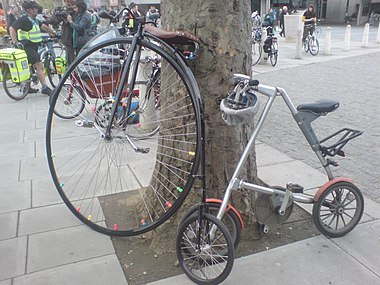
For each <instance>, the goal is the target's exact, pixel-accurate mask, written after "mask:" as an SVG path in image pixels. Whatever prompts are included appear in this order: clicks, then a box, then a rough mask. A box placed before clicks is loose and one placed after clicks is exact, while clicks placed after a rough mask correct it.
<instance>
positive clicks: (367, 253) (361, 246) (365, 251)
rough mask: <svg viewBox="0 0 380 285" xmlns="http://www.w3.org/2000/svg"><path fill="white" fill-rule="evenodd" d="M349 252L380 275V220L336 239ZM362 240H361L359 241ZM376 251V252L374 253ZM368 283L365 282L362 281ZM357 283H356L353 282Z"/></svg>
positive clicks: (365, 224) (363, 225) (361, 226)
mask: <svg viewBox="0 0 380 285" xmlns="http://www.w3.org/2000/svg"><path fill="white" fill-rule="evenodd" d="M333 241H334V243H336V244H337V245H339V246H340V247H341V248H342V249H343V250H344V251H346V252H347V253H348V254H350V255H352V256H355V258H356V259H357V260H359V262H361V263H362V264H363V265H365V266H366V267H368V268H369V269H371V270H372V271H373V272H376V274H378V276H380V254H379V253H380V221H379V220H376V221H372V222H368V223H364V224H361V225H359V226H357V227H356V228H355V230H353V231H352V232H350V233H349V234H347V235H345V236H344V237H342V238H339V239H334V240H333ZM359 241H360V242H359ZM373 252H376V254H373ZM362 283H363V284H366V283H365V282H362ZM352 284H355V283H352Z"/></svg>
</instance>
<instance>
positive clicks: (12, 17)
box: [7, 5, 20, 35]
mask: <svg viewBox="0 0 380 285" xmlns="http://www.w3.org/2000/svg"><path fill="white" fill-rule="evenodd" d="M19 14H20V12H19V10H18V7H17V6H14V5H11V6H10V12H9V14H8V16H7V32H8V35H9V27H10V26H12V24H13V23H14V22H15V21H16V20H17V18H18V16H19Z"/></svg>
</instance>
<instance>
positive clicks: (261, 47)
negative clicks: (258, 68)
mask: <svg viewBox="0 0 380 285" xmlns="http://www.w3.org/2000/svg"><path fill="white" fill-rule="evenodd" d="M256 44H257V46H258V52H259V55H258V58H257V60H256V61H254V62H252V66H254V65H256V64H258V63H259V62H260V59H261V56H262V53H263V46H262V45H261V43H260V42H256V41H255V42H253V43H252V45H253V46H255V45H256Z"/></svg>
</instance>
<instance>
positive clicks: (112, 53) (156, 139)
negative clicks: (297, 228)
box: [46, 11, 364, 284]
mask: <svg viewBox="0 0 380 285" xmlns="http://www.w3.org/2000/svg"><path fill="white" fill-rule="evenodd" d="M122 12H123V11H120V13H122ZM135 20H138V19H135ZM198 51H199V44H198V39H197V38H196V37H194V36H192V35H190V34H187V33H184V32H169V31H164V30H161V29H158V28H156V27H154V26H149V25H146V24H145V23H144V22H143V19H142V20H141V21H140V22H139V26H138V30H137V33H136V34H135V35H134V36H133V37H116V38H112V39H109V40H107V41H106V42H104V41H103V42H99V43H97V44H96V45H94V46H92V47H90V48H89V49H87V50H85V51H84V52H83V53H81V54H80V55H79V56H78V58H77V59H76V60H75V61H74V62H73V64H72V65H71V66H70V67H69V68H68V70H67V72H66V73H65V74H64V76H63V78H62V80H61V81H60V83H59V85H58V86H57V87H56V89H55V90H54V93H53V95H52V101H51V105H50V109H49V113H48V117H47V128H46V149H47V158H48V163H49V169H50V172H51V175H52V178H53V181H54V184H55V186H56V188H57V190H58V192H59V194H60V196H61V198H62V199H63V201H64V203H65V204H66V205H67V206H68V208H69V209H70V210H71V211H72V212H73V214H74V215H75V216H76V217H77V218H79V219H80V220H81V221H82V222H83V223H85V224H87V225H88V226H90V227H91V228H92V229H94V230H96V231H99V232H101V233H105V234H108V235H112V236H132V235H138V234H142V233H145V232H147V231H149V230H152V229H154V228H156V227H158V226H159V225H161V224H162V223H164V222H165V221H166V220H168V219H169V218H170V217H171V216H172V215H173V214H174V213H175V212H176V211H177V210H178V208H179V207H180V205H181V204H182V203H183V201H184V199H185V198H186V196H187V195H188V193H189V191H190V189H191V187H192V185H193V182H194V181H195V179H199V180H200V183H199V184H200V188H201V195H200V196H201V202H200V203H199V204H198V205H197V206H195V208H194V207H193V208H191V212H188V213H187V214H186V215H185V216H184V217H183V219H182V221H181V224H180V225H179V227H178V237H177V241H176V249H177V257H178V260H179V264H180V266H181V268H182V269H183V270H184V272H185V274H186V275H187V276H188V277H189V278H190V279H191V280H193V281H194V282H196V283H198V284H217V283H220V282H222V281H223V280H224V279H225V278H227V277H228V275H229V273H230V271H231V270H232V267H233V263H234V246H235V247H236V246H237V245H238V242H239V236H240V234H239V232H240V231H241V229H242V228H243V221H242V219H241V217H240V214H239V213H238V211H237V210H236V209H234V207H233V206H232V205H230V204H229V200H230V197H231V192H232V191H234V190H239V189H245V190H252V191H256V192H258V193H261V194H262V195H260V196H259V197H258V199H257V201H256V205H255V213H256V217H257V219H258V221H259V222H260V223H262V224H264V225H270V224H274V223H281V222H284V221H285V220H286V219H287V218H288V217H289V216H290V214H291V212H292V209H293V202H295V201H297V202H304V203H310V204H313V205H314V206H313V219H314V222H315V224H316V226H317V228H318V229H319V230H320V231H321V232H322V233H323V234H325V235H327V236H329V237H338V236H342V235H344V234H346V233H348V232H349V231H351V230H352V229H353V228H354V227H355V226H356V225H357V223H358V222H359V220H360V218H361V216H362V214H363V208H364V203H363V196H362V194H361V192H360V190H359V189H358V188H357V187H356V186H355V185H354V184H353V183H352V182H351V180H349V179H347V178H335V177H334V176H333V174H332V171H331V169H330V166H331V165H334V166H335V165H336V163H335V162H334V161H333V160H332V159H330V158H326V156H335V155H343V154H344V153H343V151H342V148H343V147H344V145H346V144H347V143H348V141H350V140H351V139H353V138H354V137H357V136H359V135H360V134H361V132H360V131H357V130H352V129H347V128H346V129H342V130H340V131H338V132H336V133H334V134H333V135H331V136H329V137H327V138H325V139H323V140H319V139H318V138H317V136H316V134H315V133H314V131H313V129H312V127H311V123H312V122H313V121H314V120H316V119H317V118H319V117H321V116H324V115H326V114H328V113H329V112H332V111H334V110H336V109H337V108H338V106H339V103H338V102H337V101H333V100H322V101H318V102H316V103H311V104H303V105H299V106H298V107H297V108H296V107H295V106H294V105H293V103H292V101H291V100H290V98H289V96H288V94H287V93H286V91H285V90H284V89H282V88H276V87H270V86H266V85H263V84H260V83H259V82H258V81H257V80H252V79H250V77H248V76H244V75H236V78H235V79H236V86H235V89H234V91H233V92H232V93H231V94H230V95H229V96H228V98H226V99H224V100H223V101H222V103H221V110H222V117H223V119H224V120H225V121H226V122H227V123H228V124H232V125H234V124H238V123H251V122H252V121H253V116H254V115H255V114H256V113H257V112H258V109H259V104H258V102H259V100H258V96H257V94H263V95H264V96H267V97H268V100H267V103H266V104H265V107H264V110H263V113H262V115H261V116H260V119H259V121H258V123H257V124H256V128H255V130H254V131H253V133H252V135H251V138H250V140H249V142H248V145H247V147H246V149H245V150H244V153H243V155H242V157H241V159H240V161H239V163H238V165H237V167H236V170H235V172H234V174H233V176H232V178H231V180H230V183H229V185H228V187H227V189H226V192H225V195H224V198H223V200H222V201H221V200H218V199H210V198H207V196H206V189H207V187H206V172H205V169H206V161H205V145H204V142H205V139H206V138H205V126H204V120H203V106H202V101H201V97H200V92H199V88H198V85H197V83H196V80H195V78H194V75H193V73H192V72H191V70H190V68H189V67H188V65H187V64H186V63H187V61H189V60H192V59H195V58H196V57H197V54H198ZM147 57H151V58H157V59H159V62H160V66H161V69H160V72H159V73H158V77H159V78H158V79H157V82H159V84H157V85H155V88H156V91H155V92H159V108H157V104H156V103H157V100H156V98H157V97H156V96H150V100H149V102H148V104H147V105H148V106H150V108H148V109H146V112H145V114H144V116H140V117H139V119H138V122H136V123H135V124H134V125H135V126H136V127H138V128H142V129H143V130H146V131H151V130H152V129H153V128H156V127H157V126H159V130H158V131H157V132H156V133H155V134H154V135H152V136H150V137H146V138H145V139H144V140H142V139H139V138H135V137H133V136H131V135H130V134H129V133H128V130H127V127H126V125H125V124H123V120H121V121H120V117H121V116H120V115H119V112H120V109H121V107H125V108H126V114H127V116H128V117H132V116H134V115H135V114H133V111H132V103H133V102H136V101H135V100H136V98H137V97H136V94H137V93H138V94H147V93H146V91H145V90H146V87H147V81H149V80H147V78H146V77H147V75H148V76H149V74H151V72H152V70H153V67H152V65H148V66H147V67H148V71H147V70H146V69H145V68H144V67H146V66H145V61H146V58H147ZM74 80H75V84H74V85H73V84H72V82H73V81H74ZM72 86H79V87H78V88H83V87H86V88H90V89H93V91H94V92H93V94H94V95H96V97H94V98H89V99H88V100H91V101H92V102H94V103H96V104H98V105H96V106H99V107H100V106H102V104H103V105H104V104H107V106H108V107H109V108H108V109H109V111H107V116H106V119H105V120H103V117H102V116H100V115H99V113H98V112H97V110H98V109H97V108H84V110H83V112H81V113H80V115H79V116H78V118H70V119H61V118H60V117H59V116H57V115H56V113H55V112H56V111H55V108H56V107H57V104H59V98H60V96H62V93H63V94H65V90H66V89H67V88H72ZM82 86H83V87H82ZM104 89H106V90H107V92H104V91H103V90H104ZM153 94H154V92H153ZM86 97H88V96H86ZM276 97H282V98H283V99H284V101H285V103H286V105H287V106H288V108H289V110H290V112H291V113H292V115H293V117H294V119H295V120H296V122H297V124H298V126H299V127H300V129H301V131H302V133H303V134H304V136H305V137H306V139H307V141H308V143H309V144H310V145H311V147H312V149H313V151H314V152H315V153H316V155H317V157H318V159H319V160H320V162H321V164H322V166H323V168H324V169H325V171H326V173H327V178H328V182H327V183H326V184H325V185H323V186H322V187H321V188H320V189H319V190H318V192H317V194H316V195H314V196H310V195H307V194H305V193H303V187H302V186H301V185H298V184H288V185H287V186H286V188H285V187H284V188H282V187H264V186H259V185H256V184H254V183H250V182H247V181H243V180H242V179H240V178H239V174H240V172H241V171H242V168H243V167H244V164H245V161H246V159H247V157H248V154H249V153H250V152H251V151H252V149H253V146H254V143H255V140H256V138H257V136H258V133H259V131H260V129H261V128H262V125H263V123H264V121H265V119H266V117H267V115H268V113H269V111H270V108H271V106H272V105H273V102H274V100H275V98H276ZM107 102H110V103H107ZM137 102H138V104H139V105H140V104H141V103H140V102H139V101H137ZM103 109H104V108H103ZM131 111H132V112H131ZM338 135H340V136H341V138H340V139H338V141H337V142H334V143H330V140H331V139H332V138H333V137H336V136H338ZM194 209H195V211H194ZM222 221H223V222H224V221H226V222H228V225H229V226H228V227H227V226H226V225H225V224H224V223H223V222H222ZM234 231H235V234H234Z"/></svg>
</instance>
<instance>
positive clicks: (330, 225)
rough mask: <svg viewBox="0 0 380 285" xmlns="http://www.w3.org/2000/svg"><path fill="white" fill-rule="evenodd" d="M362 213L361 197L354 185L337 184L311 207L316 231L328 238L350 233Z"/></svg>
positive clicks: (347, 183) (362, 203)
mask: <svg viewBox="0 0 380 285" xmlns="http://www.w3.org/2000/svg"><path fill="white" fill-rule="evenodd" d="M363 211H364V199H363V195H362V193H361V192H360V190H359V188H357V187H356V186H355V185H354V184H352V183H350V182H338V183H335V184H333V185H331V186H330V187H329V188H327V189H326V191H325V192H323V194H322V195H321V197H319V199H318V201H317V202H316V203H315V204H314V207H313V220H314V223H315V226H316V227H317V229H318V230H319V231H320V232H321V233H322V234H324V235H325V236H328V237H332V238H335V237H341V236H344V235H345V234H347V233H349V232H350V231H352V230H353V229H354V228H355V227H356V225H357V224H358V223H359V221H360V218H361V217H362V215H363Z"/></svg>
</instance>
